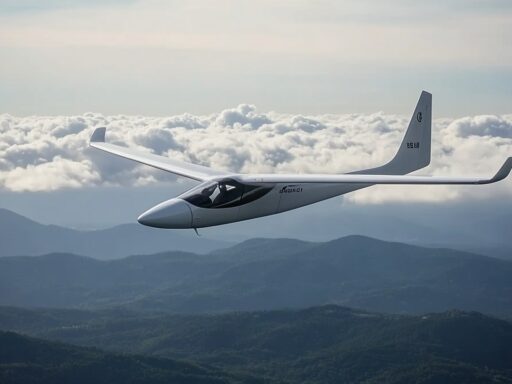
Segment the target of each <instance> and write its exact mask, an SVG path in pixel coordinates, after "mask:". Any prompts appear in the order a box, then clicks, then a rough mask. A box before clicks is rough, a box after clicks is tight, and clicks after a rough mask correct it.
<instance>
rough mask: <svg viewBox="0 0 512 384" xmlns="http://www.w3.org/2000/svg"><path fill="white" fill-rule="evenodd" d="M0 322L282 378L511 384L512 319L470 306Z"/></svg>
mask: <svg viewBox="0 0 512 384" xmlns="http://www.w3.org/2000/svg"><path fill="white" fill-rule="evenodd" d="M20 319H30V320H26V321H25V323H24V324H23V325H22V326H20V325H19V324H20V322H19V320H20ZM0 328H3V329H15V330H17V331H20V332H26V333H30V334H32V335H37V336H39V337H44V338H48V339H54V340H61V341H65V342H68V343H73V344H81V345H85V346H96V347H99V348H102V349H110V350H112V351H116V352H125V353H126V352H129V353H136V354H143V355H146V356H148V355H150V356H158V357H167V358H174V359H175V358H179V359H187V360H194V361H197V362H198V363H200V364H207V365H209V366H215V367H217V368H219V369H222V370H224V371H229V372H237V373H245V374H250V375H254V376H257V377H266V378H267V379H268V380H272V381H275V380H277V381H283V382H287V383H340V382H349V383H352V382H369V383H382V382H384V383H407V382H421V383H423V382H424V383H444V382H446V383H471V382H475V383H512V324H511V323H510V322H507V321H504V320H498V319H495V318H491V317H487V316H484V315H481V314H478V313H474V312H472V313H469V312H460V311H449V312H445V313H440V314H429V315H422V316H398V315H385V314H377V313H369V312H364V311H358V310H351V309H348V308H343V307H337V306H332V305H330V306H323V307H317V308H311V309H305V310H281V311H264V312H248V313H245V312H239V313H229V314H222V315H200V316H198V315H188V316H178V315H143V314H136V313H129V312H116V311H101V312H79V311H68V310H19V309H16V308H5V307H4V308H1V310H0Z"/></svg>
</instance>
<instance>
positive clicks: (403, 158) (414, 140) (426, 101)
mask: <svg viewBox="0 0 512 384" xmlns="http://www.w3.org/2000/svg"><path fill="white" fill-rule="evenodd" d="M431 136H432V95H431V94H430V93H428V92H426V91H423V92H421V96H420V99H419V100H418V104H417V105H416V109H415V110H414V113H413V115H412V118H411V121H410V122H409V127H408V128H407V132H406V133H405V137H404V139H403V141H402V144H400V148H399V149H398V152H397V153H396V155H395V157H394V158H393V160H391V161H390V162H389V163H387V164H385V165H383V166H381V167H377V168H372V169H367V170H365V171H359V172H354V173H361V174H374V175H378V174H380V175H405V174H407V173H410V172H413V171H416V170H417V169H421V168H424V167H426V166H427V165H429V164H430V144H431Z"/></svg>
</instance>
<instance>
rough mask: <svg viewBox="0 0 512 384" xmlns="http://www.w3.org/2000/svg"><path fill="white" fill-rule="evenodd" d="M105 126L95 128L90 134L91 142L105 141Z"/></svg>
mask: <svg viewBox="0 0 512 384" xmlns="http://www.w3.org/2000/svg"><path fill="white" fill-rule="evenodd" d="M106 131H107V128H105V127H101V128H96V129H95V130H94V132H93V134H92V136H91V140H90V142H91V143H104V142H105V132H106Z"/></svg>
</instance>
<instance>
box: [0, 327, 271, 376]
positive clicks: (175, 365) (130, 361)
mask: <svg viewBox="0 0 512 384" xmlns="http://www.w3.org/2000/svg"><path fill="white" fill-rule="evenodd" d="M0 382H1V383H3V384H10V383H38V384H43V383H75V384H78V383H84V384H85V383H91V384H93V383H94V384H101V383H106V384H107V383H108V384H116V383H123V384H125V383H176V384H186V383H189V384H195V383H197V384H222V383H259V382H262V381H260V380H256V379H254V378H251V377H249V376H245V377H237V376H234V375H228V374H226V373H225V372H222V371H221V370H219V369H216V368H212V367H209V368H205V367H202V366H199V365H195V364H192V363H188V362H180V361H175V360H170V359H164V358H155V357H144V356H130V355H124V354H123V355H120V354H114V353H111V352H103V351H100V350H97V349H91V348H84V347H76V346H72V345H67V344H62V343H56V342H49V341H44V340H39V339H34V338H31V337H27V336H22V335H19V334H16V333H12V332H0Z"/></svg>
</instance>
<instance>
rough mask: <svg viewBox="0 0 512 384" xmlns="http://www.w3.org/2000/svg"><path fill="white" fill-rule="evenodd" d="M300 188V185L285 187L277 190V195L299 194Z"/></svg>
mask: <svg viewBox="0 0 512 384" xmlns="http://www.w3.org/2000/svg"><path fill="white" fill-rule="evenodd" d="M300 192H302V187H301V186H300V185H285V186H284V187H283V188H281V189H280V190H279V193H300Z"/></svg>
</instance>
